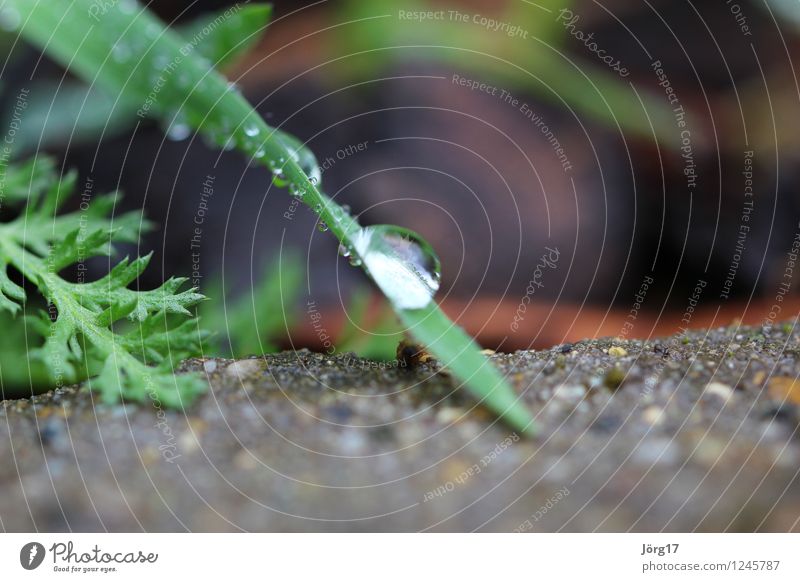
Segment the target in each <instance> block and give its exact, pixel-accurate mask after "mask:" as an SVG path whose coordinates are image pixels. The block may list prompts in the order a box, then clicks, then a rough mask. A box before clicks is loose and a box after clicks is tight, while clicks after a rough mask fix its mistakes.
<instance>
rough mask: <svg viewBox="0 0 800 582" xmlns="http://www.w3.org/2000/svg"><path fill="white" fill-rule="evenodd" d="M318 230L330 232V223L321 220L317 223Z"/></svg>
mask: <svg viewBox="0 0 800 582" xmlns="http://www.w3.org/2000/svg"><path fill="white" fill-rule="evenodd" d="M317 230H318V231H320V232H328V225H327V224H325V223H324V222H322V221H321V220H320V221H319V222H318V223H317Z"/></svg>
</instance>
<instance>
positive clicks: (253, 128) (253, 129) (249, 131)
mask: <svg viewBox="0 0 800 582" xmlns="http://www.w3.org/2000/svg"><path fill="white" fill-rule="evenodd" d="M244 133H245V135H246V136H247V137H256V136H257V135H258V134H259V133H260V130H259V129H258V126H257V125H256V124H255V123H252V124H248V125H245V127H244Z"/></svg>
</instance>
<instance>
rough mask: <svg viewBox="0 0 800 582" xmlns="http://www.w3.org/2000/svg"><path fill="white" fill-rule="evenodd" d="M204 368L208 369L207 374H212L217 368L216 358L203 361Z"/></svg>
mask: <svg viewBox="0 0 800 582" xmlns="http://www.w3.org/2000/svg"><path fill="white" fill-rule="evenodd" d="M203 369H204V370H205V371H206V374H211V373H213V372H214V371H215V370H216V369H217V361H216V360H206V361H205V362H203Z"/></svg>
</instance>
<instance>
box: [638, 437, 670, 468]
mask: <svg viewBox="0 0 800 582" xmlns="http://www.w3.org/2000/svg"><path fill="white" fill-rule="evenodd" d="M678 458H679V450H678V445H676V444H675V443H674V442H673V441H672V439H668V438H659V439H645V440H644V441H643V442H641V443H640V444H639V446H637V447H636V449H634V451H633V454H632V455H631V460H632V461H633V462H635V463H640V464H643V465H656V464H659V465H672V464H675V463H677V462H678Z"/></svg>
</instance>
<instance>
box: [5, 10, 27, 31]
mask: <svg viewBox="0 0 800 582" xmlns="http://www.w3.org/2000/svg"><path fill="white" fill-rule="evenodd" d="M21 22H22V17H21V16H20V14H19V12H18V11H17V10H16V9H14V8H11V7H8V6H6V7H5V8H2V9H0V28H2V29H3V30H8V31H9V32H11V31H14V30H16V29H17V28H19V25H20V23H21Z"/></svg>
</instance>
